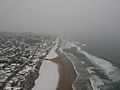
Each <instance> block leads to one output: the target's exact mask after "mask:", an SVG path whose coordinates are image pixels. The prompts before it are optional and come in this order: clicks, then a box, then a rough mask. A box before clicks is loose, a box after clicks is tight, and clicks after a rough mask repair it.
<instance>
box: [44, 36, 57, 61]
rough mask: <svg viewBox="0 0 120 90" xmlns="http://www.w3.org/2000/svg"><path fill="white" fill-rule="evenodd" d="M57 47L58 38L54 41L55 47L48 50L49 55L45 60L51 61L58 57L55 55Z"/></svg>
mask: <svg viewBox="0 0 120 90" xmlns="http://www.w3.org/2000/svg"><path fill="white" fill-rule="evenodd" d="M58 46H59V38H57V39H56V41H55V46H54V47H53V48H52V49H51V50H50V52H49V54H48V55H47V56H46V58H45V59H53V58H56V57H58V54H57V53H56V49H57V48H58Z"/></svg>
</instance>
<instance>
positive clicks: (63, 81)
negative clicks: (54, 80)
mask: <svg viewBox="0 0 120 90" xmlns="http://www.w3.org/2000/svg"><path fill="white" fill-rule="evenodd" d="M58 49H59V48H58ZM58 49H57V50H56V53H57V54H58V55H59V56H58V57H57V58H54V59H52V60H51V61H53V62H54V63H56V64H57V65H58V68H59V82H58V86H57V90H73V87H72V84H73V82H74V80H75V79H76V77H77V74H76V71H75V69H74V67H73V64H72V63H71V62H70V60H69V59H68V58H67V57H66V56H65V55H64V54H63V53H61V52H60V51H59V50H58Z"/></svg>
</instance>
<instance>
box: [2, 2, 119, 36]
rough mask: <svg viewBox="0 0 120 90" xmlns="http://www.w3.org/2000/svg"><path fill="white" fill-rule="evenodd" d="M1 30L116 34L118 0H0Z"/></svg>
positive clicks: (117, 31)
mask: <svg viewBox="0 0 120 90" xmlns="http://www.w3.org/2000/svg"><path fill="white" fill-rule="evenodd" d="M0 30H2V31H15V32H23V31H24V32H26V31H28V32H31V31H32V32H41V31H44V32H53V33H56V32H57V33H61V34H70V35H93V34H94V35H99V34H101V35H102V34H104V33H109V34H113V33H114V34H118V33H119V31H120V0H0Z"/></svg>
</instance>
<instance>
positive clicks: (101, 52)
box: [68, 31, 120, 65]
mask: <svg viewBox="0 0 120 90" xmlns="http://www.w3.org/2000/svg"><path fill="white" fill-rule="evenodd" d="M119 34H120V33H119V31H118V32H116V33H111V34H110V33H109V32H108V33H107V34H98V35H96V34H93V35H88V36H87V35H77V34H76V35H71V36H68V37H70V38H71V39H72V40H74V41H77V42H80V43H84V44H86V45H87V46H86V47H83V50H85V51H87V52H89V53H90V54H93V55H95V56H97V57H100V58H103V59H106V60H108V61H111V62H112V63H116V64H119V65H120V40H119V39H120V36H119Z"/></svg>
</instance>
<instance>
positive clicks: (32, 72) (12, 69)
mask: <svg viewBox="0 0 120 90" xmlns="http://www.w3.org/2000/svg"><path fill="white" fill-rule="evenodd" d="M55 38H56V37H55V36H52V35H43V34H42V35H41V34H34V33H6V32H0V90H30V89H31V88H33V86H34V81H35V80H36V79H37V77H38V76H39V68H40V65H41V64H42V61H43V58H45V57H46V55H47V54H48V52H49V50H50V49H51V48H52V47H53V46H54V44H55V43H54V41H55Z"/></svg>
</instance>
